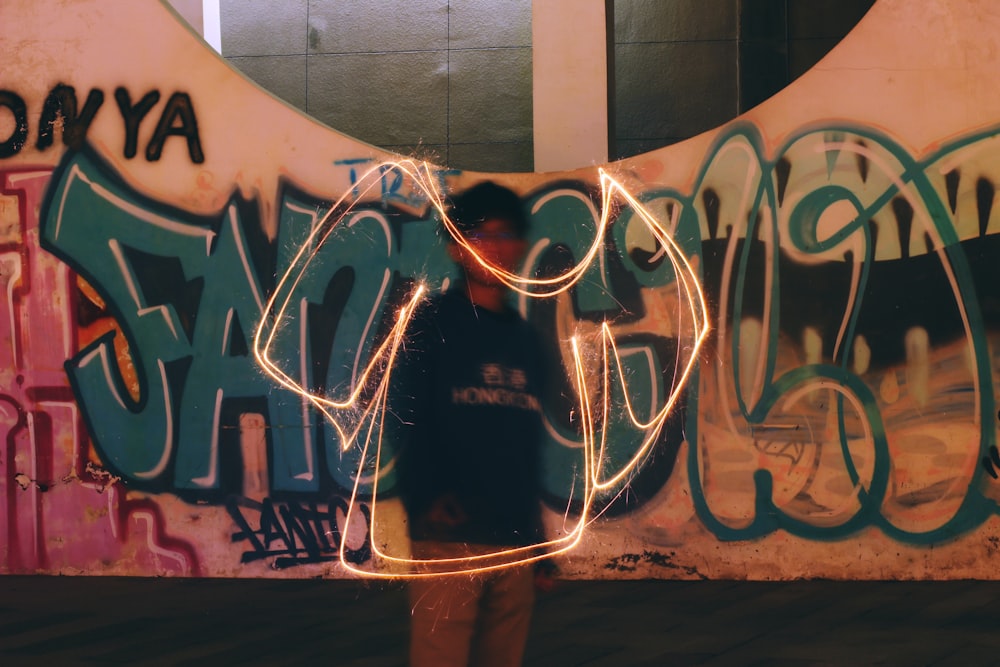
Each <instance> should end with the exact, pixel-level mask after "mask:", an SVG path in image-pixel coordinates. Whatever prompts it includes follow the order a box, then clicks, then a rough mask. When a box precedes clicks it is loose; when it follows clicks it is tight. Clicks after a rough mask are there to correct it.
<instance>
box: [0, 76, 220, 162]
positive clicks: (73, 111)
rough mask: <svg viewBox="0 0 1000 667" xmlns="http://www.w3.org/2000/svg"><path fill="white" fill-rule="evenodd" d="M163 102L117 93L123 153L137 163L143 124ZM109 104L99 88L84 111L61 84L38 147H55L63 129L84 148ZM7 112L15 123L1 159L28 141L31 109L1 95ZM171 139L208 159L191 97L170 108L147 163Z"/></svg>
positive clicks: (0, 145)
mask: <svg viewBox="0 0 1000 667" xmlns="http://www.w3.org/2000/svg"><path fill="white" fill-rule="evenodd" d="M159 99H160V93H159V91H155V90H154V91H150V92H148V93H146V94H145V95H144V96H143V97H142V98H141V99H140V100H139V101H138V102H137V103H136V104H135V105H132V103H131V96H130V95H129V92H128V90H126V89H125V88H123V87H119V88H117V89H115V101H116V102H117V104H118V110H119V111H120V112H121V117H122V122H123V123H124V132H125V142H124V147H123V151H122V154H123V155H124V156H125V157H126V158H128V159H131V158H133V157H135V155H136V152H137V149H138V133H139V125H140V123H141V122H142V120H143V119H144V118H145V117H146V115H147V114H148V113H149V112H150V111H151V110H152V108H153V107H154V106H155V105H156V103H157V102H158V101H159ZM103 104H104V91H102V90H100V89H99V88H93V89H91V91H90V92H89V93H88V94H87V99H86V101H85V102H84V105H83V108H82V109H79V112H78V107H79V102H78V99H77V94H76V89H75V88H73V87H72V86H68V85H66V84H63V83H59V84H56V86H55V87H53V88H52V90H50V91H49V94H48V95H47V96H46V98H45V102H44V103H43V105H42V112H41V116H40V119H39V123H38V138H37V140H36V141H35V147H36V148H37V149H38V150H40V151H44V150H46V149H48V148H51V147H52V145H53V144H54V143H55V134H56V130H57V129H61V132H62V142H63V144H64V145H65V146H67V147H69V148H72V149H80V148H82V147H83V146H84V143H85V141H86V138H87V132H88V130H89V129H90V126H91V124H92V123H93V121H94V118H95V117H96V116H97V113H98V111H99V110H100V109H101V107H102V106H103ZM3 108H5V109H7V110H8V111H9V112H10V113H11V114H12V115H13V119H14V123H13V126H14V127H13V130H12V131H11V134H10V136H9V137H7V138H5V139H3V141H2V142H0V159H2V158H9V157H13V156H14V155H17V154H18V153H19V152H21V150H22V149H23V148H24V145H25V143H26V142H27V139H28V108H27V104H26V103H25V101H24V99H23V98H22V97H21V96H20V95H18V94H17V93H15V92H13V91H9V90H0V109H3ZM171 136H176V137H182V138H183V139H185V140H186V142H187V153H188V157H189V158H190V159H191V161H192V162H194V163H195V164H201V163H203V162H204V161H205V154H204V151H203V150H202V146H201V137H200V136H199V134H198V119H197V116H196V115H195V112H194V105H193V104H192V102H191V97H190V96H189V95H188V94H187V93H182V92H175V93H173V94H172V95H171V96H170V97H169V98H168V99H167V102H166V104H165V105H164V108H163V111H162V112H161V113H160V118H159V120H158V121H157V124H156V129H155V131H154V132H153V135H152V136H151V137H150V140H149V143H148V144H147V146H146V159H147V160H149V161H150V162H156V161H158V160H159V159H160V156H161V155H162V154H163V146H164V143H165V142H166V140H167V138H169V137H171Z"/></svg>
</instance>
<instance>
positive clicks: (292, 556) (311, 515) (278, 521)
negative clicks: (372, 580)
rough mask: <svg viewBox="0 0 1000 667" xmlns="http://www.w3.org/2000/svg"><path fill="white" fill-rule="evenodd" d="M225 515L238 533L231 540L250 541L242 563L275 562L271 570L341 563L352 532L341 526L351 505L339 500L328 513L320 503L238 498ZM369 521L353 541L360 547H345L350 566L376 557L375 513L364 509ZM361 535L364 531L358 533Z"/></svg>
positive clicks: (332, 504)
mask: <svg viewBox="0 0 1000 667" xmlns="http://www.w3.org/2000/svg"><path fill="white" fill-rule="evenodd" d="M226 510H227V511H228V512H229V516H230V517H231V518H232V519H233V521H234V522H235V523H236V525H237V526H238V527H239V530H238V531H237V532H235V533H233V535H232V541H233V542H234V543H237V542H246V543H248V544H249V545H250V547H251V548H250V550H249V551H245V552H243V556H242V562H243V563H252V562H255V561H259V560H264V559H273V561H272V562H271V565H272V567H274V568H275V569H284V568H288V567H293V566H296V565H305V564H309V563H325V562H331V561H334V560H337V558H338V553H339V551H340V548H341V545H342V543H343V542H344V540H347V539H348V535H347V534H348V532H349V530H348V527H347V526H344V527H341V522H342V521H343V519H344V516H345V515H346V513H347V502H346V501H345V500H344V499H343V498H340V497H335V498H332V499H331V500H330V502H329V503H328V505H327V508H326V509H322V508H321V507H320V506H318V505H317V504H316V503H308V504H300V503H291V502H289V503H282V504H278V505H276V504H275V503H274V502H273V501H272V500H271V499H265V500H264V501H263V502H257V501H255V500H251V499H249V498H241V497H233V498H230V499H229V500H227V501H226ZM361 512H362V514H363V516H364V519H365V534H364V536H363V538H362V537H361V536H360V535H359V536H358V537H357V538H356V539H354V538H353V537H352V539H350V541H351V542H354V543H356V544H357V548H352V547H351V546H349V545H344V554H345V556H346V559H347V561H348V562H351V563H355V564H359V563H364V562H365V561H367V560H369V559H370V558H371V555H372V554H371V544H370V542H371V540H370V537H371V535H370V532H369V531H370V525H371V509H370V508H369V507H368V506H367V505H361ZM358 532H359V533H360V531H358Z"/></svg>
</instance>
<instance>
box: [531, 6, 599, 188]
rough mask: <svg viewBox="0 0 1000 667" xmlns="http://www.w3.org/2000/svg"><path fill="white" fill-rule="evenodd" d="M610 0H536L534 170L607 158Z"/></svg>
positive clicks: (565, 167)
mask: <svg viewBox="0 0 1000 667" xmlns="http://www.w3.org/2000/svg"><path fill="white" fill-rule="evenodd" d="M610 4H611V3H610V2H607V0H532V7H531V32H532V68H533V80H534V84H533V87H534V100H533V114H534V144H535V171H538V172H545V171H562V170H568V169H576V168H579V167H585V166H589V165H594V164H603V163H605V162H607V161H608V146H609V132H610V128H609V120H608V119H609V113H608V78H609V77H608V27H607V26H608V23H607V21H608V18H609V17H608V16H607V12H608V11H610V10H609V9H608V7H609V5H610Z"/></svg>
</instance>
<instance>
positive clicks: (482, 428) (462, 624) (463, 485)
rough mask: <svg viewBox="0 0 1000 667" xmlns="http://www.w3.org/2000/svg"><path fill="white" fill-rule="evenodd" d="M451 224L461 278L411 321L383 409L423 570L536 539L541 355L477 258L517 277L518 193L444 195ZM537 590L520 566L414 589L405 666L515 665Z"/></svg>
mask: <svg viewBox="0 0 1000 667" xmlns="http://www.w3.org/2000/svg"><path fill="white" fill-rule="evenodd" d="M448 217H449V219H451V221H452V222H453V223H454V225H455V227H456V228H457V229H458V230H459V232H460V233H461V234H462V236H463V237H464V240H465V241H466V243H468V245H469V248H466V247H464V245H463V244H461V243H459V242H457V241H456V240H455V239H450V240H449V244H448V252H449V254H450V256H451V258H452V259H453V260H454V261H455V263H456V264H457V266H458V268H459V271H460V273H461V278H460V279H459V280H458V281H457V282H456V284H455V285H454V286H452V287H451V288H450V289H448V290H447V291H446V292H444V293H443V294H440V295H438V296H436V297H433V298H431V299H429V300H428V302H427V303H425V304H423V305H422V306H420V307H419V308H418V310H417V312H416V313H415V314H414V316H413V319H412V320H411V322H410V327H409V329H408V331H407V335H406V339H405V343H404V346H403V350H402V352H401V359H400V364H401V366H400V367H399V368H398V369H397V370H396V371H394V374H398V375H399V377H400V378H401V379H400V381H399V382H397V383H396V384H395V387H396V388H395V389H394V391H393V396H392V397H391V399H390V409H391V410H392V411H393V412H394V413H395V414H397V416H398V417H399V421H400V424H401V425H402V431H403V442H402V445H401V447H400V450H399V456H398V459H397V464H398V480H399V487H398V488H399V491H400V496H401V499H402V502H403V506H404V507H405V509H406V513H407V521H408V530H409V533H410V538H411V545H412V552H413V558H414V559H415V560H417V561H426V562H429V561H434V560H437V559H449V558H467V557H472V556H481V555H483V554H489V553H498V552H502V551H504V550H507V549H517V548H520V547H529V546H531V545H534V544H540V543H541V542H543V541H544V536H543V530H542V522H541V503H540V487H541V484H540V460H539V459H540V451H539V450H540V445H541V439H542V433H543V430H542V429H543V423H542V407H541V398H542V392H543V390H544V373H545V368H546V364H545V360H544V358H543V352H542V350H543V346H542V345H541V342H540V339H539V337H538V335H537V334H536V333H535V331H534V330H533V329H532V327H531V326H530V325H529V324H528V323H527V322H525V321H524V320H523V319H522V318H521V317H520V316H519V314H518V313H517V312H516V311H515V310H514V309H513V308H512V307H511V306H510V305H509V303H508V297H509V291H510V290H509V288H508V286H507V285H506V284H505V283H504V282H503V281H502V280H501V279H500V278H499V277H498V276H497V275H496V273H495V271H492V270H490V269H489V268H488V267H486V266H484V265H483V264H482V263H481V262H480V261H479V260H478V259H477V258H476V256H477V255H478V256H479V257H481V258H483V259H485V260H487V262H489V263H490V264H492V265H493V266H495V267H497V268H499V269H503V270H505V271H508V272H513V271H515V270H516V268H517V267H518V266H519V264H520V262H521V260H522V258H523V255H524V252H525V250H526V248H527V243H526V235H527V231H528V219H527V215H526V213H525V211H524V208H523V204H522V202H521V200H520V198H519V197H518V196H517V194H515V193H514V192H513V191H511V190H509V189H507V188H504V187H502V186H500V185H497V184H495V183H492V182H489V181H487V182H483V183H480V184H478V185H476V186H473V187H472V188H470V189H468V190H466V191H464V192H463V193H461V194H459V195H457V196H455V197H453V198H452V199H451V203H450V205H449V207H448ZM470 248H471V251H470ZM535 579H536V574H535V567H534V566H533V565H531V564H520V565H512V566H509V567H502V568H498V569H496V570H492V571H487V572H481V573H474V572H472V573H467V574H451V575H444V576H431V577H419V578H415V579H413V580H412V581H411V582H410V587H409V595H410V609H411V614H412V618H411V625H410V632H411V638H410V661H411V667H424V666H425V665H428V666H429V665H433V666H434V667H448V666H450V665H455V666H459V665H461V666H463V667H464V666H466V665H474V666H476V667H483V666H487V667H494V666H495V667H501V666H503V667H508V666H513V665H519V664H521V662H522V659H523V654H524V648H525V644H526V641H527V637H528V630H529V626H530V620H531V612H532V608H533V604H534V593H535V591H534V588H535V585H536V582H535Z"/></svg>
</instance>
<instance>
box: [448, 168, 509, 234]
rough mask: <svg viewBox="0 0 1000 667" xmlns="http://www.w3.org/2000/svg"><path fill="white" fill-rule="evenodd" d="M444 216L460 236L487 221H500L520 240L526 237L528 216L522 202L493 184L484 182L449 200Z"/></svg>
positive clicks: (502, 187)
mask: <svg viewBox="0 0 1000 667" xmlns="http://www.w3.org/2000/svg"><path fill="white" fill-rule="evenodd" d="M447 213H448V217H449V218H450V219H451V221H452V222H453V223H454V224H455V226H456V227H458V229H459V231H461V232H462V233H463V234H464V233H467V232H471V231H473V230H474V229H476V228H477V227H479V225H481V224H483V223H484V222H485V221H487V220H503V221H504V222H507V223H509V224H510V226H511V227H512V229H513V231H514V233H515V234H517V235H518V237H519V238H524V237H525V236H527V235H528V214H527V212H526V211H525V209H524V203H523V202H521V198H520V197H518V196H517V193H515V192H514V191H513V190H511V189H509V188H505V187H504V186H502V185H497V184H496V183H494V182H493V181H483V182H482V183H479V184H477V185H474V186H472V187H471V188H469V189H468V190H464V191H463V192H461V193H459V194H457V195H455V196H453V197H451V200H450V203H449V205H448V209H447Z"/></svg>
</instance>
